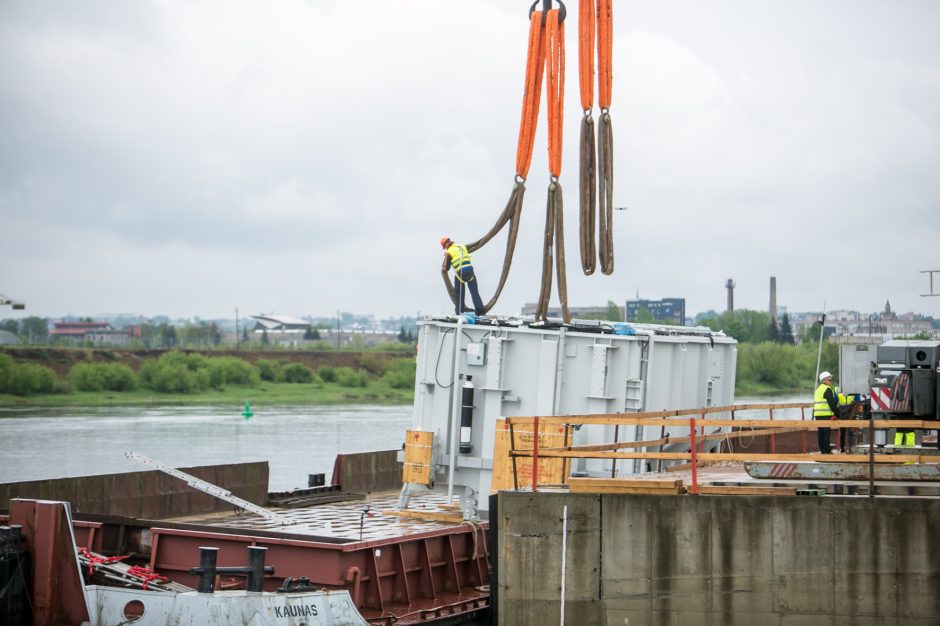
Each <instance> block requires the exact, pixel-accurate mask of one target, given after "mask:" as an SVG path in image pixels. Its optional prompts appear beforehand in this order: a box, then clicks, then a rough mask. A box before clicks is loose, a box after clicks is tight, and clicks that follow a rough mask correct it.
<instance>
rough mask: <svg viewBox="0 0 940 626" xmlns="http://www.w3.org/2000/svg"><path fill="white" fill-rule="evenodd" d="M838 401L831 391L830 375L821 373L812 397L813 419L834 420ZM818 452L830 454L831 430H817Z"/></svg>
mask: <svg viewBox="0 0 940 626" xmlns="http://www.w3.org/2000/svg"><path fill="white" fill-rule="evenodd" d="M838 406H839V400H838V399H837V397H836V393H835V391H834V390H833V389H832V374H830V373H829V372H823V373H822V374H820V375H819V386H818V387H816V393H815V394H814V396H813V419H814V420H832V419H834V418H835V415H836V410H837V408H838ZM816 432H817V437H818V443H819V451H820V452H822V453H823V454H832V443H831V441H830V437H831V435H832V429H831V428H819V429H817V431H816Z"/></svg>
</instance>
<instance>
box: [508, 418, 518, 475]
mask: <svg viewBox="0 0 940 626" xmlns="http://www.w3.org/2000/svg"><path fill="white" fill-rule="evenodd" d="M507 421H508V422H509V456H510V457H511V458H512V488H513V489H515V490H516V491H519V470H518V468H517V467H516V432H515V430H514V426H515V424H514V423H513V422H512V418H511V417H510V418H509V419H508V420H507Z"/></svg>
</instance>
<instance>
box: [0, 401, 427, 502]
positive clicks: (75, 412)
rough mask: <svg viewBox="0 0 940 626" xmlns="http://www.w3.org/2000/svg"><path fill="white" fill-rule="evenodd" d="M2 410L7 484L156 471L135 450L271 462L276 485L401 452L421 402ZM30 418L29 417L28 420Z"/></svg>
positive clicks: (2, 476)
mask: <svg viewBox="0 0 940 626" xmlns="http://www.w3.org/2000/svg"><path fill="white" fill-rule="evenodd" d="M253 410H254V416H253V417H251V418H250V419H247V420H246V419H245V418H243V417H242V416H241V415H240V413H241V407H236V406H231V407H229V406H226V407H219V406H208V407H203V406H199V407H160V408H141V407H108V408H82V409H74V408H55V409H49V408H29V409H7V408H0V418H3V419H0V483H5V482H16V481H21V480H37V479H43V478H62V477H66V476H85V475H89V474H110V473H114V472H133V471H138V470H143V469H149V468H147V467H146V466H143V465H140V464H139V463H137V462H135V461H131V460H130V459H127V458H125V457H124V453H125V452H126V451H128V450H133V451H135V452H139V453H140V454H143V455H144V456H149V457H150V458H152V459H155V460H157V461H160V462H161V463H165V464H167V465H171V466H173V467H193V466H196V465H214V464H217V463H236V462H243V461H268V463H269V465H270V469H271V478H270V486H269V489H270V490H271V491H287V490H289V489H293V488H296V487H306V486H307V475H308V474H319V473H324V474H326V480H327V482H329V480H330V476H331V475H332V472H333V460H334V459H335V458H336V454H337V453H338V452H344V453H352V452H368V451H372V450H391V449H393V448H400V447H401V445H402V442H403V441H404V438H405V430H406V429H408V428H409V427H410V426H411V415H412V407H411V405H405V406H393V407H388V406H332V407H331V406H326V407H309V406H283V407H259V408H257V409H253ZM27 418H28V419H27Z"/></svg>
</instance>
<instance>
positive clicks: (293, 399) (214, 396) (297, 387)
mask: <svg viewBox="0 0 940 626" xmlns="http://www.w3.org/2000/svg"><path fill="white" fill-rule="evenodd" d="M413 398H414V391H413V389H395V388H392V387H390V386H388V385H386V384H384V383H383V382H382V381H370V382H369V383H368V384H367V385H366V386H365V387H342V386H340V385H338V384H335V383H318V384H316V385H312V384H296V383H269V382H263V383H261V384H260V385H258V386H257V387H230V388H227V389H224V390H221V391H219V390H208V391H202V392H196V393H154V392H153V391H150V390H147V389H137V390H134V391H122V392H113V391H75V392H72V393H69V394H37V395H32V396H13V395H9V394H0V407H28V406H76V407H81V406H147V405H152V406H165V405H174V404H231V405H233V406H235V407H238V408H239V410H242V409H243V408H244V406H245V403H246V402H248V403H250V404H251V406H253V407H254V406H265V405H268V406H270V405H275V404H296V405H309V406H316V405H331V404H410V403H411V402H412V399H413Z"/></svg>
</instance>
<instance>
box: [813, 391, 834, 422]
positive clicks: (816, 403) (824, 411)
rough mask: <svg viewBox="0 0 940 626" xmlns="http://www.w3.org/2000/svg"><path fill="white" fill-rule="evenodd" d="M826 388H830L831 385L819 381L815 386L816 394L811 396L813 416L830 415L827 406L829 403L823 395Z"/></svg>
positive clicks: (830, 411)
mask: <svg viewBox="0 0 940 626" xmlns="http://www.w3.org/2000/svg"><path fill="white" fill-rule="evenodd" d="M827 389H832V387H830V386H829V385H827V384H825V383H820V384H819V386H818V387H816V394H815V395H814V396H813V417H832V409H830V408H829V403H828V402H826V398H825V396H824V394H825V393H826V390H827ZM833 393H835V392H833Z"/></svg>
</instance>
